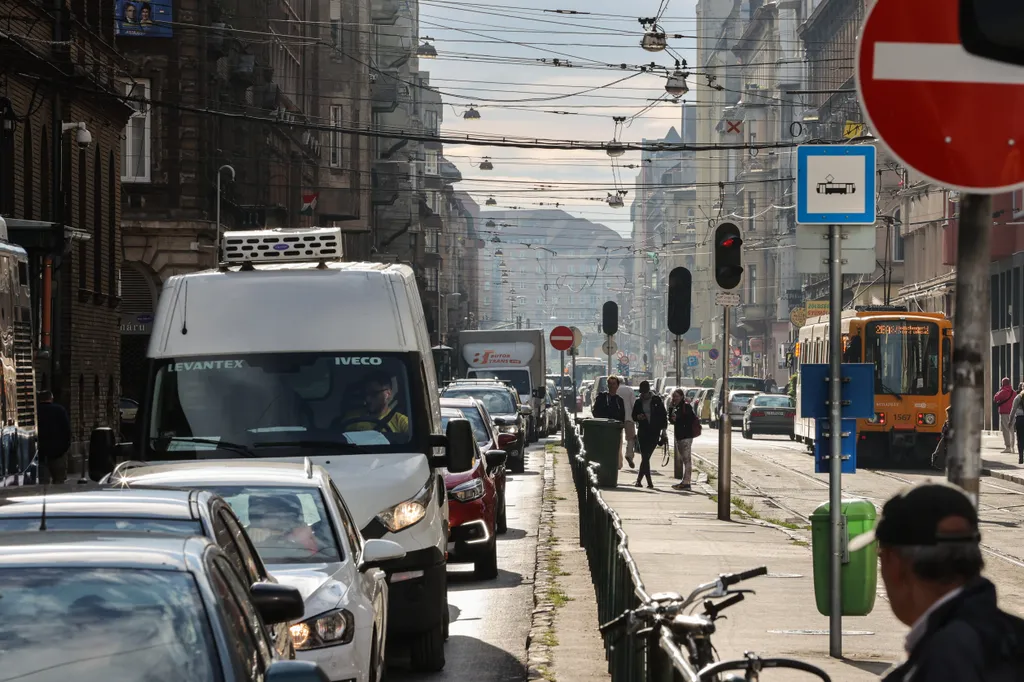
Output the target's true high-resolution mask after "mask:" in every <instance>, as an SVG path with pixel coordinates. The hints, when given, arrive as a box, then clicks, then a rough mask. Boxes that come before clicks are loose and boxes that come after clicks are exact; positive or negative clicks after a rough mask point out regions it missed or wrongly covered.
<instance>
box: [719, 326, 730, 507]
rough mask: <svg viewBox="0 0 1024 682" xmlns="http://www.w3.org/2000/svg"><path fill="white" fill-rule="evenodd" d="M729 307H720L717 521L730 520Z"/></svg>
mask: <svg viewBox="0 0 1024 682" xmlns="http://www.w3.org/2000/svg"><path fill="white" fill-rule="evenodd" d="M729 311H730V308H729V306H722V319H723V326H724V331H723V333H722V394H721V395H720V396H719V397H718V406H719V407H720V408H721V410H722V419H721V420H720V421H719V423H718V519H719V520H720V521H729V520H731V518H732V420H731V419H730V418H729Z"/></svg>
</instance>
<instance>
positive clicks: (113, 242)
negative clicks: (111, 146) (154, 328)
mask: <svg viewBox="0 0 1024 682" xmlns="http://www.w3.org/2000/svg"><path fill="white" fill-rule="evenodd" d="M118 272H119V270H118V267H117V162H116V160H115V159H114V152H113V151H111V152H110V153H109V154H107V293H108V294H110V296H112V297H118V296H120V295H121V292H120V291H119V289H118V286H117V273H118Z"/></svg>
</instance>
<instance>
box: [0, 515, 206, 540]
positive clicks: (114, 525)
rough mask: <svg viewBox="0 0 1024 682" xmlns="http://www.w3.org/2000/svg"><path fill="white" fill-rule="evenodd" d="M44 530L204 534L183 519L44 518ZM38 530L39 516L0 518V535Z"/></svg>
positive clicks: (200, 525) (197, 523)
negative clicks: (0, 533)
mask: <svg viewBox="0 0 1024 682" xmlns="http://www.w3.org/2000/svg"><path fill="white" fill-rule="evenodd" d="M46 529H47V530H89V531H101V532H104V531H128V532H133V533H166V534H168V535H205V534H206V532H205V531H204V530H203V524H201V523H200V522H198V521H190V520H185V519H133V518H127V517H96V516H54V515H52V514H48V515H47V517H46ZM26 530H39V516H19V517H0V532H2V533H9V532H12V531H26Z"/></svg>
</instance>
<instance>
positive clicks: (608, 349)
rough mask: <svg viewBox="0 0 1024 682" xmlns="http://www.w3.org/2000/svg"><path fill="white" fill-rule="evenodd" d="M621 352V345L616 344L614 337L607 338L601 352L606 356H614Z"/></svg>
mask: <svg viewBox="0 0 1024 682" xmlns="http://www.w3.org/2000/svg"><path fill="white" fill-rule="evenodd" d="M618 350H619V344H617V343H615V339H613V338H612V337H610V336H609V337H606V338H605V340H604V343H602V344H601V352H602V353H604V354H605V355H614V354H615V353H616V352H617V351H618Z"/></svg>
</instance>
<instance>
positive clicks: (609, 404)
mask: <svg viewBox="0 0 1024 682" xmlns="http://www.w3.org/2000/svg"><path fill="white" fill-rule="evenodd" d="M590 413H591V414H593V415H594V416H595V417H598V418H603V419H615V420H616V421H620V422H624V421H626V403H624V402H623V401H622V396H621V395H619V394H617V393H616V394H614V395H613V394H611V393H608V392H607V391H605V392H603V393H598V394H597V397H596V398H594V407H593V408H592V409H591V410H590Z"/></svg>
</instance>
